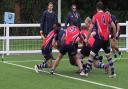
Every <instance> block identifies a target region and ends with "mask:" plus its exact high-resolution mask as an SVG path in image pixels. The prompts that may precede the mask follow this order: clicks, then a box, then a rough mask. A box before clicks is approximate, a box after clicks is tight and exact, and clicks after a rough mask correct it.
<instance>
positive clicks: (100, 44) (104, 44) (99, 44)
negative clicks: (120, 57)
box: [92, 39, 110, 54]
mask: <svg viewBox="0 0 128 89" xmlns="http://www.w3.org/2000/svg"><path fill="white" fill-rule="evenodd" d="M101 48H102V49H103V50H104V52H105V53H106V54H108V53H110V41H109V40H106V41H105V40H99V39H96V40H95V42H94V45H93V47H92V52H94V53H95V54H98V52H99V50H100V49H101Z"/></svg>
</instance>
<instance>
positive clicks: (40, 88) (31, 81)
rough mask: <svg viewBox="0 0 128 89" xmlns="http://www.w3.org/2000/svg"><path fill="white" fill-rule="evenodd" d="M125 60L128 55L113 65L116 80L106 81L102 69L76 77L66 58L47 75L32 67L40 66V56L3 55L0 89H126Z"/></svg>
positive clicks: (127, 60)
mask: <svg viewBox="0 0 128 89" xmlns="http://www.w3.org/2000/svg"><path fill="white" fill-rule="evenodd" d="M54 56H55V57H56V56H57V55H56V54H55V55H54ZM127 57H128V53H126V52H124V53H123V57H122V58H121V60H120V61H117V62H115V67H116V73H117V77H116V78H109V77H108V75H107V74H105V73H104V71H103V70H101V69H96V68H93V71H92V72H91V73H90V74H89V77H81V76H79V74H77V73H76V71H77V68H76V67H74V66H71V65H70V64H69V61H68V58H67V56H65V57H64V58H63V60H62V61H61V63H60V65H59V66H58V68H57V70H56V73H57V74H56V75H50V74H49V73H47V72H49V70H48V69H45V72H40V73H39V74H37V73H35V71H34V70H33V66H34V65H35V64H38V63H41V59H42V55H40V54H38V55H37V54H31V55H30V54H29V55H10V56H5V61H8V62H6V63H3V62H0V89H121V88H122V89H128V70H127V69H128V59H127ZM105 62H106V61H105Z"/></svg>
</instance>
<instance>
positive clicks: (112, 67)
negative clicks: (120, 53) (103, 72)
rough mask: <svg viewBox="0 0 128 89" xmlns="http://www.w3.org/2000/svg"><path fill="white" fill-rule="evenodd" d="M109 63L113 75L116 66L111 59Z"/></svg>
mask: <svg viewBox="0 0 128 89" xmlns="http://www.w3.org/2000/svg"><path fill="white" fill-rule="evenodd" d="M108 62H109V66H110V68H111V74H112V75H113V74H114V73H115V68H114V64H113V61H112V58H109V59H108Z"/></svg>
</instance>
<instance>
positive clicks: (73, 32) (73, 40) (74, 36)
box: [51, 19, 85, 76]
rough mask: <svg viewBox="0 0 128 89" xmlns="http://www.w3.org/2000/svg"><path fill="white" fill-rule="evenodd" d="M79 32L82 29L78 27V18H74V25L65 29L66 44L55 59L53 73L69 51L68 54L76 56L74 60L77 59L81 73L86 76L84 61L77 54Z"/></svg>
mask: <svg viewBox="0 0 128 89" xmlns="http://www.w3.org/2000/svg"><path fill="white" fill-rule="evenodd" d="M79 34H80V31H79V28H78V27H77V22H76V19H74V20H73V22H72V25H71V26H69V27H68V28H67V29H66V30H65V34H64V36H63V40H64V44H63V45H62V46H61V47H60V51H59V54H58V58H57V59H56V60H55V62H54V64H53V67H52V69H51V74H53V73H54V71H55V68H56V67H57V65H58V64H59V62H60V60H61V59H62V57H63V55H65V54H66V53H67V52H68V55H71V56H72V57H73V58H74V60H76V63H77V65H78V67H79V69H80V75H82V76H85V73H84V70H83V66H82V63H81V61H80V59H79V58H78V55H77V47H78V46H77V45H78V44H77V42H78V38H79Z"/></svg>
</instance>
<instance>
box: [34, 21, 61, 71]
mask: <svg viewBox="0 0 128 89" xmlns="http://www.w3.org/2000/svg"><path fill="white" fill-rule="evenodd" d="M60 28H61V24H59V23H56V24H54V25H53V30H52V31H51V32H50V33H49V34H48V35H47V37H46V38H45V39H44V40H43V42H42V48H41V49H42V54H43V56H44V58H45V61H44V62H43V63H41V64H38V65H35V71H36V72H37V73H38V72H39V71H40V70H41V69H43V68H51V67H52V61H53V60H54V58H53V56H52V53H51V52H52V47H53V46H54V45H55V43H56V37H57V33H58V31H59V30H60Z"/></svg>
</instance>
